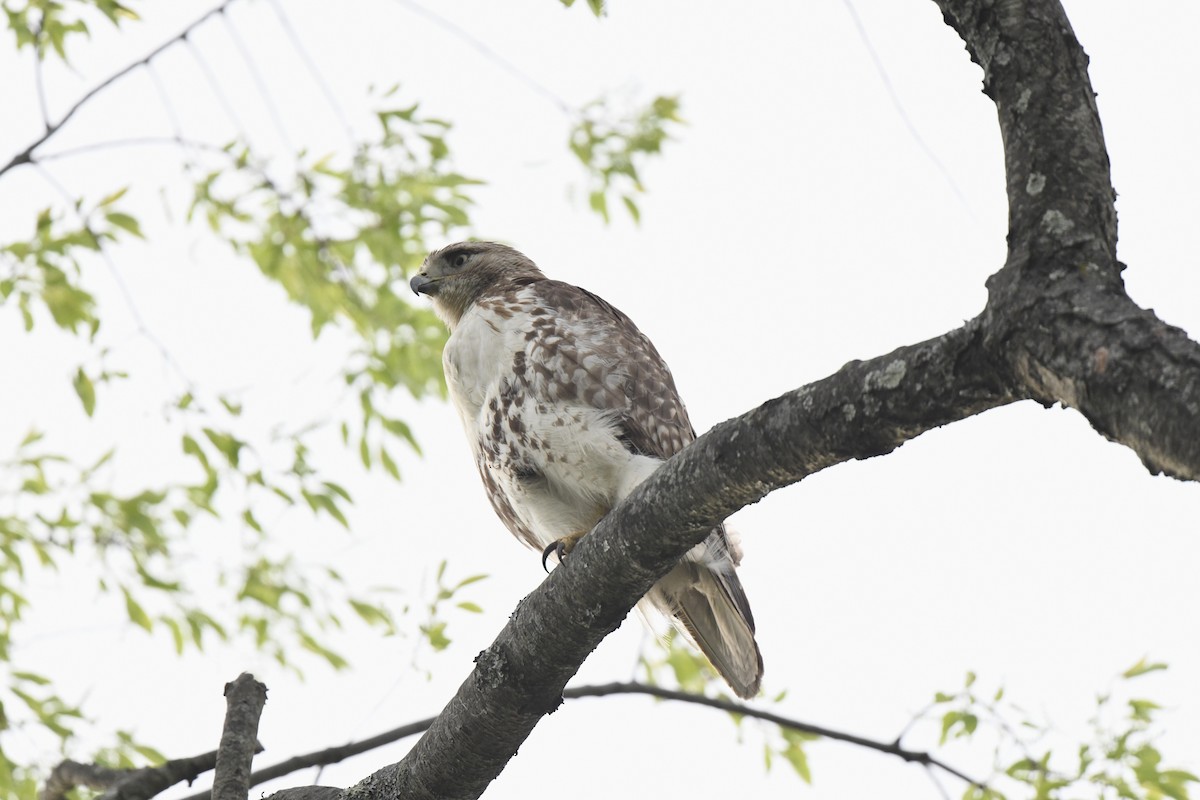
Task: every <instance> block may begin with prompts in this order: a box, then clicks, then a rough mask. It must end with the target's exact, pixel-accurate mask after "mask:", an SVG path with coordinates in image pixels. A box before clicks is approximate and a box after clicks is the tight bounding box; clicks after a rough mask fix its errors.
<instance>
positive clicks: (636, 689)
mask: <svg viewBox="0 0 1200 800" xmlns="http://www.w3.org/2000/svg"><path fill="white" fill-rule="evenodd" d="M616 694H643V695H649V696H651V697H658V698H661V699H663V700H676V701H679V702H683V703H691V704H693V705H700V706H707V707H709V708H716V709H720V710H721V711H728V712H729V713H730V714H740V715H741V716H744V717H753V718H754V719H761V720H763V721H764V722H773V723H775V724H776V725H778V726H779V727H781V728H789V729H791V730H795V731H802V732H804V733H811V734H814V735H816V736H820V737H822V738H824V739H832V740H834V741H839V742H847V743H848V744H853V745H857V746H859V747H865V748H867V749H868V750H875V751H876V752H879V753H886V754H887V755H891V756H896V757H898V758H901V759H903V760H905V761H907V762H909V763H911V764H921V765H923V766H926V767H936V768H937V769H940V770H942V771H944V772H947V773H949V774H950V775H953V776H954V777H956V778H958V779H959V780H962V781H965V782H966V783H969V784H971V785H972V786H977V787H979V788H981V789H983V788H986V786H985V785H984V784H983V783H981V782H979V781H977V780H975V779H974V778H971V777H969V776H967V775H965V774H963V773H962V772H960V771H959V770H957V769H955V768H954V767H952V766H950V765H949V764H946V763H945V762H944V761H941V760H939V759H937V758H935V757H934V756H933V755H931V754H930V753H928V752H926V751H922V750H909V749H907V748H904V747H901V746H900V740H899V738H897V739H896V740H895V741H892V742H881V741H877V740H875V739H867V738H865V737H862V736H856V735H854V734H852V733H846V732H844V731H839V730H836V729H834V728H826V727H823V726H821V725H813V724H812V723H809V722H801V721H799V720H795V719H791V718H789V717H783V716H780V715H779V714H772V713H771V712H769V711H763V710H761V709H757V708H754V707H752V706H748V705H746V704H745V703H738V702H735V701H733V700H725V699H723V698H719V697H706V696H705V695H700V694H692V693H691V692H680V691H676V690H674V689H664V688H662V687H661V686H649V685H646V684H643V683H608V684H603V685H600V686H581V687H579V688H578V689H567V690H566V691H565V692H563V697H564V698H566V699H568V700H570V699H575V698H580V697H607V696H609V695H616Z"/></svg>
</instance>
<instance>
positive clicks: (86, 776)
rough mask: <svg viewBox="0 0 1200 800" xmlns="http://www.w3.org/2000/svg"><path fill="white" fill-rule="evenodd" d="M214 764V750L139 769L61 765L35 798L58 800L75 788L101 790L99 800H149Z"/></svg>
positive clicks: (195, 776)
mask: <svg viewBox="0 0 1200 800" xmlns="http://www.w3.org/2000/svg"><path fill="white" fill-rule="evenodd" d="M216 763H217V751H216V750H213V751H212V752H209V753H204V754H203V755H198V756H192V757H191V758H177V759H172V760H171V761H167V762H165V763H163V764H159V765H158V766H157V767H144V768H142V769H113V768H111V767H102V766H98V765H96V764H81V763H79V762H77V761H64V762H62V763H61V764H59V765H58V766H57V767H55V768H54V769H53V770H52V771H51V772H50V777H49V778H47V779H46V785H45V786H44V787H43V788H42V791H41V794H40V795H39V797H40V798H41V800H62V799H63V798H64V797H66V795H67V793H68V792H69V791H71V790H72V789H74V788H75V787H76V786H86V787H88V788H89V789H103V790H105V792H104V794H103V795H101V797H100V800H149V798H151V797H154V796H155V795H156V794H158V793H159V792H162V791H165V790H166V789H168V788H170V787H171V786H173V785H175V784H176V783H179V782H180V781H188V782H189V783H190V782H191V781H193V780H195V779H196V778H197V777H199V776H200V775H203V774H204V773H205V772H208V771H210V770H212V768H213V767H214V766H216Z"/></svg>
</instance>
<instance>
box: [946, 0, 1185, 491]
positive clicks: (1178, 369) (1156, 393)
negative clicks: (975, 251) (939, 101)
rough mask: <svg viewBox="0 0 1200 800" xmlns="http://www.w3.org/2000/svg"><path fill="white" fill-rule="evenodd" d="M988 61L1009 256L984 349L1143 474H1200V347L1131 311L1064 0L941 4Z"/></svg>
mask: <svg viewBox="0 0 1200 800" xmlns="http://www.w3.org/2000/svg"><path fill="white" fill-rule="evenodd" d="M937 3H938V6H939V7H940V8H941V9H942V12H943V14H944V15H945V17H946V21H947V22H948V23H949V24H950V25H952V26H953V27H954V29H955V30H956V31H958V33H959V35H960V36H962V38H963V40H964V41H965V42H966V43H967V50H968V51H969V52H970V54H971V57H972V58H973V59H974V60H975V61H976V62H977V63H979V65H980V66H982V67H983V71H984V91H985V92H986V93H987V95H988V96H989V97H991V98H992V99H993V100H994V101H995V103H996V109H997V112H998V114H999V121H1000V131H1001V133H1002V135H1003V140H1004V160H1005V170H1006V174H1007V188H1008V201H1009V233H1008V242H1009V254H1008V260H1007V263H1006V264H1005V266H1004V268H1003V269H1001V270H1000V271H999V272H998V273H996V274H995V275H993V276H992V277H991V278H990V279H989V281H988V289H989V301H988V307H987V310H986V312H985V314H984V330H985V334H986V336H987V340H988V349H989V351H990V352H992V353H994V354H995V357H996V359H997V360H998V361H1000V362H1003V363H1004V364H1005V365H1006V367H1007V369H1008V371H1009V374H1010V375H1011V376H1012V379H1013V381H1014V383H1015V384H1016V385H1018V386H1020V387H1022V389H1021V391H1022V393H1025V394H1028V395H1029V396H1030V397H1033V398H1034V399H1037V400H1040V401H1041V402H1043V403H1047V404H1048V403H1053V402H1056V401H1057V402H1061V403H1062V404H1063V405H1067V406H1070V407H1072V408H1075V409H1078V410H1079V411H1080V412H1082V413H1083V415H1084V416H1085V417H1087V419H1088V420H1089V421H1090V422H1091V423H1092V425H1093V426H1094V427H1095V428H1096V430H1098V431H1099V432H1100V433H1102V434H1103V435H1104V436H1106V437H1108V438H1109V439H1112V440H1113V441H1117V442H1121V443H1122V444H1125V445H1127V446H1128V447H1130V448H1132V449H1133V450H1134V452H1136V453H1137V454H1138V456H1139V457H1140V458H1141V459H1142V462H1143V463H1144V464H1145V465H1146V467H1147V468H1148V469H1150V471H1151V472H1155V473H1158V472H1164V473H1166V474H1168V475H1172V476H1174V477H1176V478H1181V479H1188V480H1200V344H1197V343H1196V342H1194V341H1191V340H1189V339H1188V337H1187V335H1186V334H1185V333H1184V332H1183V331H1181V330H1179V329H1178V328H1175V327H1172V326H1170V325H1168V324H1166V323H1164V322H1162V321H1160V320H1159V319H1158V318H1157V317H1156V316H1155V315H1154V314H1153V312H1151V311H1147V310H1144V309H1142V308H1139V307H1138V306H1137V305H1136V304H1135V303H1134V302H1133V301H1132V300H1130V299H1129V297H1128V295H1127V294H1126V293H1125V288H1124V285H1123V282H1122V280H1121V270H1122V269H1123V267H1124V265H1122V264H1121V263H1120V262H1119V261H1118V260H1117V256H1116V245H1117V218H1116V211H1115V208H1114V205H1113V200H1114V197H1115V193H1114V192H1113V189H1112V181H1111V178H1110V174H1109V163H1108V154H1107V151H1106V149H1105V146H1104V134H1103V131H1102V129H1101V126H1100V116H1099V113H1098V111H1097V108H1096V101H1095V93H1094V92H1093V91H1092V85H1091V82H1090V80H1089V79H1088V74H1087V56H1086V54H1084V52H1083V49H1082V48H1081V47H1080V45H1079V42H1078V41H1077V40H1076V39H1075V35H1074V32H1073V31H1072V30H1071V25H1070V23H1069V22H1068V20H1067V17H1066V14H1065V12H1064V11H1063V9H1062V7H1061V5H1060V4H1059V3H1058V2H1050V1H1049V0H1039V1H1038V2H1034V0H937Z"/></svg>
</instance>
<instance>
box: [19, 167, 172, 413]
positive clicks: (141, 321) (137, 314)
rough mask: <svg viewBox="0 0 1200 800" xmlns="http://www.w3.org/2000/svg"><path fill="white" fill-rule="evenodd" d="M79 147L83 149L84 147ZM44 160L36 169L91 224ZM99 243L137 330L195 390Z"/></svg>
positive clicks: (85, 223) (101, 257) (86, 222)
mask: <svg viewBox="0 0 1200 800" xmlns="http://www.w3.org/2000/svg"><path fill="white" fill-rule="evenodd" d="M79 149H80V150H82V149H83V148H79ZM65 152H66V151H64V153H65ZM57 155H63V153H59V154H57ZM43 160H45V159H41V158H39V159H38V160H37V162H36V163H35V164H34V169H35V170H37V172H38V174H39V175H41V176H42V178H43V179H44V180H45V181H46V182H47V183H48V184H50V185H51V186H52V187H53V188H54V190H55V191H57V192H58V193H59V195H61V196H62V198H63V200H65V201H66V203H67V207H68V208H73V209H75V214H76V216H78V217H79V220H80V221H81V222H82V223H83V224H84V225H85V226H88V225H89V224H90V223H89V220H88V218H87V217H86V216H85V215H84V214H83V213H82V212H80V211H79V209H78V207H77V206H76V205H75V199H74V198H73V197H72V196H71V193H70V192H68V191H67V187H65V186H63V185H62V183H60V182H59V181H58V179H57V178H55V177H54V175H53V174H51V172H50V170H48V169H46V167H45V165H44V164H42V161H43ZM97 245H98V246H97V249H96V255H98V256H99V257H100V260H101V261H103V262H104V265H105V267H107V268H108V271H109V273H110V274H111V275H112V277H113V281H114V283H116V285H117V290H118V291H119V292H120V293H121V298H122V299H123V300H124V301H125V307H126V308H127V309H128V310H129V315H130V317H132V318H133V323H134V325H135V326H136V327H137V332H138V333H139V334H140V335H141V336H143V337H144V338H145V339H146V341H148V342H150V344H152V345H154V347H155V348H156V349H157V350H158V352H159V354H160V355H161V356H162V358H163V361H164V362H165V363H166V364H167V366H168V367H170V368H171V369H173V370H175V373H176V374H177V375H178V376H179V377H180V379H181V380H182V381H183V382H184V383H185V384H186V385H187V387H188V389H189V390H194V388H195V382H194V381H193V380H192V379H191V377H190V376H189V375H188V374H187V372H186V371H185V370H184V368H183V365H182V364H180V363H179V361H178V360H176V358H175V357H174V356H173V355H171V351H170V350H169V349H167V345H166V343H165V342H163V340H162V339H160V338H158V336H157V335H155V333H154V332H153V331H151V330H150V328H149V327H148V326H147V325H146V320H145V318H143V317H142V313H141V311H139V310H138V306H137V303H136V302H134V299H133V293H132V292H131V291H130V290H129V286H128V284H126V283H125V278H124V277H123V276H122V275H121V271H120V270H118V269H117V265H116V264H115V263H114V262H113V260H112V257H111V256H109V254H108V251H107V250H105V249H104V245H103V243H102V242H100V241H99V240H97Z"/></svg>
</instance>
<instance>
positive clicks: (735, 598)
mask: <svg viewBox="0 0 1200 800" xmlns="http://www.w3.org/2000/svg"><path fill="white" fill-rule="evenodd" d="M723 561H724V563H722V562H717V563H716V564H713V563H711V562H710V563H704V562H697V561H690V560H686V559H685V560H684V561H681V562H680V563H679V564H678V565H677V566H676V567H675V568H674V569H673V570H671V571H670V572H668V573H667V575H666V577H664V578H663V579H662V580H660V581H659V582H658V583H657V584H655V585H654V588H653V589H652V590H651V591H650V594H649V595H648V598H649V599H650V600H651V602H653V603H654V605H656V606H658V607H659V608H660V610H662V611H663V612H665V613H667V614H669V615H670V616H672V617H674V621H675V622H676V623H677V627H679V628H680V629H681V630H682V631H683V633H685V634H686V635H687V637H688V639H690V640H691V641H692V643H693V644H695V645H696V647H697V648H699V650H700V652H702V653H704V655H705V656H706V657H707V658H708V660H709V661H710V662H711V663H712V665H713V667H715V668H716V670H717V672H719V673H720V674H721V677H722V678H724V679H725V682H726V683H728V684H729V687H730V688H731V689H733V691H734V694H736V695H737V696H738V697H742V698H747V699H748V698H751V697H754V696H755V695H756V694H758V689H759V686H760V684H761V683H762V674H763V661H762V654H761V653H760V652H759V650H758V643H757V642H756V641H755V640H754V615H753V614H751V613H750V604H749V602H747V600H746V593H745V591H744V590H743V589H742V582H741V581H739V580H738V577H737V575H736V574H735V573H734V571H733V564H732V563H731V562H729V561H727V560H723Z"/></svg>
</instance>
